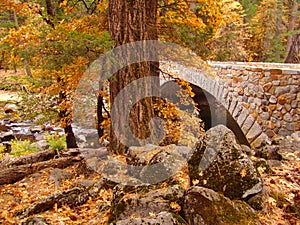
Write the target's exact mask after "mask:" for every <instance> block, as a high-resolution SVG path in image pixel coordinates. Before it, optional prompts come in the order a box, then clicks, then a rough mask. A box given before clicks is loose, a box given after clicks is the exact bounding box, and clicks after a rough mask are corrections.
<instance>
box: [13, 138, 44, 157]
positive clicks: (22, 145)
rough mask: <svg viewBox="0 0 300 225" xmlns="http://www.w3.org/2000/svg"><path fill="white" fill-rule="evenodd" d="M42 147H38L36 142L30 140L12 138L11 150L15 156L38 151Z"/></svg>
mask: <svg viewBox="0 0 300 225" xmlns="http://www.w3.org/2000/svg"><path fill="white" fill-rule="evenodd" d="M39 150H40V149H39V148H38V147H36V144H35V143H32V142H31V141H29V140H12V141H11V152H10V154H11V155H13V156H20V155H26V154H29V153H33V152H38V151H39Z"/></svg>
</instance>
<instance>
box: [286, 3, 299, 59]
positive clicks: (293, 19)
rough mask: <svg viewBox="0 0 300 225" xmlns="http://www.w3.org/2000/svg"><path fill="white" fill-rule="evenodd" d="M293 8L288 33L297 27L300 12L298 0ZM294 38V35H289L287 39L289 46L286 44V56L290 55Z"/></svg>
mask: <svg viewBox="0 0 300 225" xmlns="http://www.w3.org/2000/svg"><path fill="white" fill-rule="evenodd" d="M292 2H293V6H292V9H291V15H290V19H289V27H288V32H290V31H293V30H295V27H296V21H297V18H298V16H297V12H298V1H297V0H293V1H292ZM293 36H294V35H289V36H288V37H287V44H286V55H288V53H289V51H290V48H291V46H292V43H293Z"/></svg>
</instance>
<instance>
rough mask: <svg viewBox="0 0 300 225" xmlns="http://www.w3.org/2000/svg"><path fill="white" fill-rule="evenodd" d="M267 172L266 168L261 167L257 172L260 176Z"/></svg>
mask: <svg viewBox="0 0 300 225" xmlns="http://www.w3.org/2000/svg"><path fill="white" fill-rule="evenodd" d="M265 170H266V167H262V166H259V167H258V168H257V171H258V173H259V174H260V175H263V174H264V172H265Z"/></svg>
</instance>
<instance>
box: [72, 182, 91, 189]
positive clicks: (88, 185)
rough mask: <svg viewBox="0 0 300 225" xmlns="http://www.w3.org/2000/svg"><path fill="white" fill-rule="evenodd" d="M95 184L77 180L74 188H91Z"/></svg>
mask: <svg viewBox="0 0 300 225" xmlns="http://www.w3.org/2000/svg"><path fill="white" fill-rule="evenodd" d="M94 184H95V182H94V181H92V180H76V181H75V182H74V183H73V187H83V188H89V187H91V186H93V185H94Z"/></svg>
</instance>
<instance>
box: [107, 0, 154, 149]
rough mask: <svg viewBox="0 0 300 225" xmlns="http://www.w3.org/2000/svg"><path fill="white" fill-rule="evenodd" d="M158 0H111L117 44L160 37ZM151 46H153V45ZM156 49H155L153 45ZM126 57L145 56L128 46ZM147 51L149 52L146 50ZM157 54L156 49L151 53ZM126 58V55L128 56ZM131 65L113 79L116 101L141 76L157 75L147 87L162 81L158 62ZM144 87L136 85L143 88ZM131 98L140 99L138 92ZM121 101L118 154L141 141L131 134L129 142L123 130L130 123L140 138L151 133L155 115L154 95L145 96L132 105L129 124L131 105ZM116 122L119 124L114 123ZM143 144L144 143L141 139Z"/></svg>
mask: <svg viewBox="0 0 300 225" xmlns="http://www.w3.org/2000/svg"><path fill="white" fill-rule="evenodd" d="M157 3H158V1H157V0H134V1H133V0H111V1H109V32H110V34H111V37H112V39H114V41H115V47H118V46H121V45H124V44H127V43H132V42H136V41H143V40H158V35H157ZM149 50H150V49H149ZM152 50H153V49H152ZM122 54H123V55H124V56H125V57H127V58H131V57H142V56H141V55H135V56H133V54H136V51H132V49H131V50H128V52H123V53H122ZM145 54H147V52H145ZM151 54H153V52H152V53H151ZM125 60H126V59H125ZM141 61H143V60H142V58H141V60H140V62H139V63H134V64H131V65H128V66H126V67H124V68H122V69H120V70H119V71H118V72H117V73H116V74H114V76H113V78H111V79H110V85H109V86H110V99H111V104H112V105H113V104H114V102H115V99H116V97H117V95H118V94H119V93H120V91H122V90H123V89H124V88H125V87H126V86H127V85H128V84H130V83H131V82H133V81H134V80H137V79H139V78H143V77H147V76H155V77H157V81H156V83H155V84H153V83H152V84H150V83H147V82H144V84H143V87H142V88H143V89H145V90H154V89H155V88H156V86H157V87H158V84H159V78H158V76H159V72H158V70H157V68H158V63H157V62H141ZM139 90H140V89H138V88H137V89H135V91H139ZM125 97H126V98H128V99H130V100H129V101H132V102H136V101H138V100H139V99H135V97H136V94H135V93H131V94H130V96H129V95H128V96H125ZM123 103H124V104H122V105H118V106H117V108H116V115H117V116H116V117H115V118H113V119H114V120H115V122H114V123H112V124H111V133H110V150H111V151H112V152H114V153H117V154H124V153H126V149H127V147H128V145H137V144H139V143H136V142H133V143H131V140H130V136H129V137H125V140H126V143H124V139H123V141H122V140H120V135H121V136H126V135H127V134H126V133H125V134H119V135H118V132H122V131H125V130H127V127H128V126H130V128H131V131H132V133H133V135H134V136H136V137H137V138H139V139H140V140H142V139H146V138H148V137H149V136H150V133H151V132H150V129H149V126H148V125H149V122H150V120H151V119H152V118H153V116H154V110H153V100H152V98H144V99H143V100H140V101H138V102H137V103H136V104H135V106H134V107H133V108H132V109H131V112H130V119H129V124H126V118H124V116H125V115H124V112H125V111H126V110H128V107H129V106H128V105H126V103H125V101H124V102H123ZM114 124H115V125H116V126H114ZM140 144H142V143H140Z"/></svg>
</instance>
